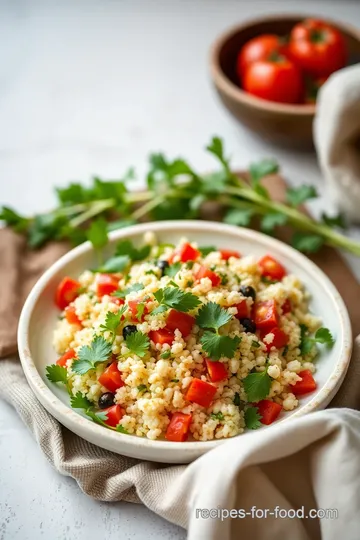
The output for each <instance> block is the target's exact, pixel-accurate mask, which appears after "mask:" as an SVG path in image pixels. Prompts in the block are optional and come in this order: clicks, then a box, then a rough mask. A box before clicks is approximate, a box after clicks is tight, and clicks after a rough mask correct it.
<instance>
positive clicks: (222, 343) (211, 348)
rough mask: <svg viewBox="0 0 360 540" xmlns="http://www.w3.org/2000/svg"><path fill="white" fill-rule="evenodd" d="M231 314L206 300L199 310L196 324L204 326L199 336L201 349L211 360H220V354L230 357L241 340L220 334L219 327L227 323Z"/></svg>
mask: <svg viewBox="0 0 360 540" xmlns="http://www.w3.org/2000/svg"><path fill="white" fill-rule="evenodd" d="M231 318H232V315H230V313H228V312H227V311H226V310H225V309H223V308H222V307H220V306H219V305H218V304H216V303H215V302H208V303H207V304H205V305H203V306H202V307H201V309H200V310H199V313H198V314H197V317H196V324H198V325H199V326H200V328H204V329H205V332H204V333H203V335H202V336H201V338H200V343H201V345H202V348H203V350H204V351H205V352H206V353H207V354H208V355H209V357H210V358H211V360H213V361H217V360H220V358H221V357H222V356H225V357H226V358H232V357H233V356H234V353H235V351H236V349H237V347H238V346H239V344H240V342H241V338H240V337H233V338H231V337H230V336H222V335H220V334H219V329H220V328H221V327H222V326H224V325H225V324H227V323H228V322H229V321H230V320H231Z"/></svg>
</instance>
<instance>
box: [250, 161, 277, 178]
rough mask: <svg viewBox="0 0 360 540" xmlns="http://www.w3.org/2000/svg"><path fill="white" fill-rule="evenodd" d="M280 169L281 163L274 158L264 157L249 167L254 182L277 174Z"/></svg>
mask: <svg viewBox="0 0 360 540" xmlns="http://www.w3.org/2000/svg"><path fill="white" fill-rule="evenodd" d="M278 171H279V165H278V163H277V162H276V161H275V160H274V159H263V160H261V161H258V162H257V163H251V164H250V167H249V172H250V179H251V181H252V183H257V182H259V180H261V179H262V178H264V177H265V176H269V175H270V174H275V173H277V172H278Z"/></svg>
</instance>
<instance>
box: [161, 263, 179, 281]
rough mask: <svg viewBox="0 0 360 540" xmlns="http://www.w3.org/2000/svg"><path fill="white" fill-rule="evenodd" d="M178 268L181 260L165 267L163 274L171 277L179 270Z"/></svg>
mask: <svg viewBox="0 0 360 540" xmlns="http://www.w3.org/2000/svg"><path fill="white" fill-rule="evenodd" d="M180 269H181V262H177V263H174V264H171V265H170V266H168V267H167V268H165V270H164V274H165V276H168V277H170V278H173V277H175V276H176V274H177V273H178V272H179V270H180Z"/></svg>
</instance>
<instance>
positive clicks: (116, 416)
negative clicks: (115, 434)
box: [102, 405, 125, 427]
mask: <svg viewBox="0 0 360 540" xmlns="http://www.w3.org/2000/svg"><path fill="white" fill-rule="evenodd" d="M102 412H104V413H106V416H107V420H104V423H105V424H107V425H108V426H110V427H116V426H117V425H118V424H119V423H120V420H121V419H122V417H123V416H124V414H125V411H124V409H122V408H121V407H120V405H112V406H111V407H108V408H107V409H104V410H103V411H102Z"/></svg>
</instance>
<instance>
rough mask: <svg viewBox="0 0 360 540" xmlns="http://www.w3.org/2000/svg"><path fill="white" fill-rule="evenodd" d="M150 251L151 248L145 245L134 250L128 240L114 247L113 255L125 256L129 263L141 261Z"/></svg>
mask: <svg viewBox="0 0 360 540" xmlns="http://www.w3.org/2000/svg"><path fill="white" fill-rule="evenodd" d="M150 251H151V246H149V245H147V244H145V246H143V247H141V248H136V247H135V246H134V244H133V243H132V242H131V241H130V240H122V241H121V242H119V243H118V244H117V245H116V251H115V255H126V256H127V257H129V259H130V260H131V261H142V260H143V259H146V257H147V256H148V255H149V253H150Z"/></svg>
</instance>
